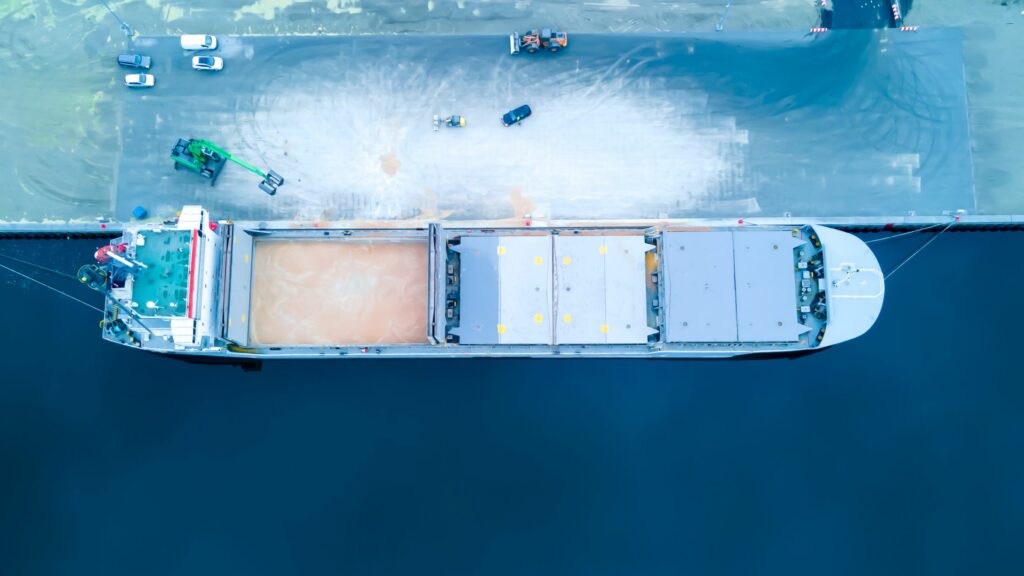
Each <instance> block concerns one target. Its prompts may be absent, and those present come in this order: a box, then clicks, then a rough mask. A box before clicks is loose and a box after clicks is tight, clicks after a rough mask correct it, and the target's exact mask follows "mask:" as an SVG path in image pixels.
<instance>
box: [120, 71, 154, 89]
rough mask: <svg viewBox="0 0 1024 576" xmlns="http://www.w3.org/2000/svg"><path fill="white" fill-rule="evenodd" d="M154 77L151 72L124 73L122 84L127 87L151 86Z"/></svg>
mask: <svg viewBox="0 0 1024 576" xmlns="http://www.w3.org/2000/svg"><path fill="white" fill-rule="evenodd" d="M154 84H156V78H155V77H154V76H153V75H152V74H126V75H125V77H124V85H125V86H127V87H129V88H152V87H153V85H154Z"/></svg>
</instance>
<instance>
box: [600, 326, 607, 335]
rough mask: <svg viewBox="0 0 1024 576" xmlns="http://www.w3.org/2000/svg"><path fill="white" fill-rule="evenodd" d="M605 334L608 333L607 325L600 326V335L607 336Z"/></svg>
mask: <svg viewBox="0 0 1024 576" xmlns="http://www.w3.org/2000/svg"><path fill="white" fill-rule="evenodd" d="M607 333H608V325H607V324H601V334H607Z"/></svg>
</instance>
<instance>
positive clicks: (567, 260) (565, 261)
mask: <svg viewBox="0 0 1024 576" xmlns="http://www.w3.org/2000/svg"><path fill="white" fill-rule="evenodd" d="M562 264H565V265H566V266H568V265H569V264H572V258H569V257H568V256H562Z"/></svg>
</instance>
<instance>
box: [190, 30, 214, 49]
mask: <svg viewBox="0 0 1024 576" xmlns="http://www.w3.org/2000/svg"><path fill="white" fill-rule="evenodd" d="M181 47H182V48H184V49H185V50H216V49H217V37H216V36H211V35H209V34H183V35H182V36H181Z"/></svg>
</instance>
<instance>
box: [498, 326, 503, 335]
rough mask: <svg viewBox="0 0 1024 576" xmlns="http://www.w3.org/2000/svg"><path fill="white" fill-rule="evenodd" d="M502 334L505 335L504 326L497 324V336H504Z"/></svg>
mask: <svg viewBox="0 0 1024 576" xmlns="http://www.w3.org/2000/svg"><path fill="white" fill-rule="evenodd" d="M504 333H505V325H504V324H498V334H504Z"/></svg>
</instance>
